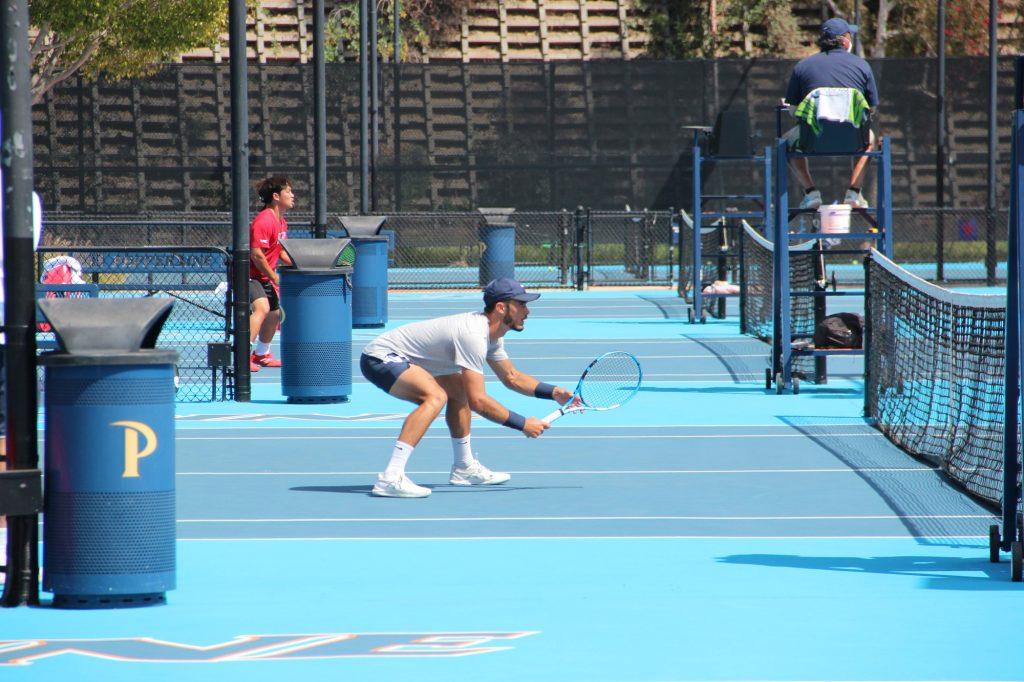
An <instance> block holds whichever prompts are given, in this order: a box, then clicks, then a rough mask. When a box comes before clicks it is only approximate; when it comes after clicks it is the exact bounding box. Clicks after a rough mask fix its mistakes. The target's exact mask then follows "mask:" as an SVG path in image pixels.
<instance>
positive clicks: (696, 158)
mask: <svg viewBox="0 0 1024 682" xmlns="http://www.w3.org/2000/svg"><path fill="white" fill-rule="evenodd" d="M691 129H692V130H693V168H692V171H693V187H692V190H693V235H692V239H691V240H690V252H691V255H692V256H693V258H692V267H691V272H690V282H689V284H690V286H691V291H692V298H693V305H692V306H691V307H690V308H689V309H688V310H687V320H688V321H689V322H690V324H694V323H695V322H698V321H699V322H700V323H701V324H704V323H705V322H706V321H707V316H706V315H705V311H704V306H705V305H706V301H714V300H718V301H720V302H722V303H724V301H725V299H726V298H734V297H736V296H738V294H717V293H712V294H705V293H704V292H703V287H702V284H703V282H702V281H701V277H700V273H701V262H702V261H703V259H704V254H703V252H702V251H703V245H702V244H701V230H702V229H703V228H704V226H705V225H712V224H714V223H716V222H723V221H730V220H733V221H737V222H736V224H735V225H733V226H730V225H728V224H723V225H720V226H718V227H719V229H722V230H728V229H730V228H732V229H734V231H735V232H736V233H737V234H739V232H740V231H742V227H741V224H740V223H739V222H738V221H740V220H752V221H757V222H758V223H759V224H761V225H763V226H764V231H765V235H766V236H767V237H768V238H769V239H771V233H772V211H771V196H772V149H771V147H765V148H764V151H763V152H762V153H761V154H749V155H735V156H734V155H714V154H704V153H703V152H702V151H701V145H700V136H701V135H707V134H708V133H709V132H710V130H711V129H710V128H707V127H703V126H693V127H692V128H691ZM720 161H721V162H726V163H729V162H740V163H742V162H747V163H760V164H761V165H762V169H763V171H764V180H763V187H762V192H761V194H704V187H703V178H702V176H701V171H702V169H703V167H704V164H705V163H717V162H720ZM722 201H747V202H757V201H760V202H761V206H762V210H760V211H724V210H716V211H705V210H704V205H705V203H706V202H707V203H713V202H722ZM738 241H739V240H738V239H737V240H736V242H737V243H738ZM681 248H682V245H681ZM726 257H727V256H726ZM680 286H681V287H682V286H685V283H684V282H682V281H680Z"/></svg>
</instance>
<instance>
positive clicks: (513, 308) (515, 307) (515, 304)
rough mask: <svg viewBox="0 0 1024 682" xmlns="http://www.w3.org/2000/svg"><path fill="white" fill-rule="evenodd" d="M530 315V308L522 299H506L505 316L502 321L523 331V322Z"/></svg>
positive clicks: (515, 329) (513, 328)
mask: <svg viewBox="0 0 1024 682" xmlns="http://www.w3.org/2000/svg"><path fill="white" fill-rule="evenodd" d="M529 315H530V309H529V308H528V307H527V305H526V304H525V303H523V302H522V301H512V300H509V301H505V317H504V319H502V323H503V324H504V325H505V326H506V327H508V328H509V329H511V330H513V331H517V332H521V331H523V323H524V322H526V318H527V317H529Z"/></svg>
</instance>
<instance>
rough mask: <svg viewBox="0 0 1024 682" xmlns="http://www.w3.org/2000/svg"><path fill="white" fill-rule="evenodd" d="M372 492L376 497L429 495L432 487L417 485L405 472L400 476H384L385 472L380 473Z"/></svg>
mask: <svg viewBox="0 0 1024 682" xmlns="http://www.w3.org/2000/svg"><path fill="white" fill-rule="evenodd" d="M370 494H371V495H373V496H374V497H427V496H428V495H430V488H424V487H423V486H421V485H416V484H415V483H413V482H412V481H410V480H409V477H408V476H406V475H405V474H402V475H401V476H399V477H398V478H384V474H379V475H378V476H377V484H376V485H374V486H373V490H371V491H370Z"/></svg>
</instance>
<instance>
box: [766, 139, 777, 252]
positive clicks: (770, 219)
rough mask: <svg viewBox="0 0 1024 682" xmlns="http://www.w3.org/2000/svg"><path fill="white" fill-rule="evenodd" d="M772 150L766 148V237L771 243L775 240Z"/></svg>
mask: <svg viewBox="0 0 1024 682" xmlns="http://www.w3.org/2000/svg"><path fill="white" fill-rule="evenodd" d="M773 222H774V220H773V216H772V148H771V147H770V146H767V147H765V148H764V236H765V238H767V239H768V240H769V241H772V240H774V239H775V236H774V235H775V232H774V230H773V229H772V224H773Z"/></svg>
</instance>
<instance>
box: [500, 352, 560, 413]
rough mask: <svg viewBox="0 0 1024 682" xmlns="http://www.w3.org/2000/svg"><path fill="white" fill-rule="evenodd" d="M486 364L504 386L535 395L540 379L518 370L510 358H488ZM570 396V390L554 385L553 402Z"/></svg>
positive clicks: (524, 393)
mask: <svg viewBox="0 0 1024 682" xmlns="http://www.w3.org/2000/svg"><path fill="white" fill-rule="evenodd" d="M487 364H489V365H490V366H491V369H492V370H493V371H494V374H495V376H497V377H498V379H499V380H500V381H501V383H502V384H504V386H505V388H508V389H510V390H512V391H515V392H516V393H520V394H522V395H528V396H535V395H537V393H536V391H537V386H538V385H539V384H540V383H541V382H540V380H538V379H536V378H534V377H532V376H530V375H529V374H527V373H525V372H520V371H519V370H518V369H516V367H515V365H513V364H512V361H511V360H508V359H505V360H488V361H487ZM571 397H572V392H571V391H568V390H566V389H564V388H562V387H561V386H555V388H554V391H553V393H552V398H554V400H555V402H557V403H558V404H559V405H563V404H565V402H566V401H567V400H569V398H571Z"/></svg>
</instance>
